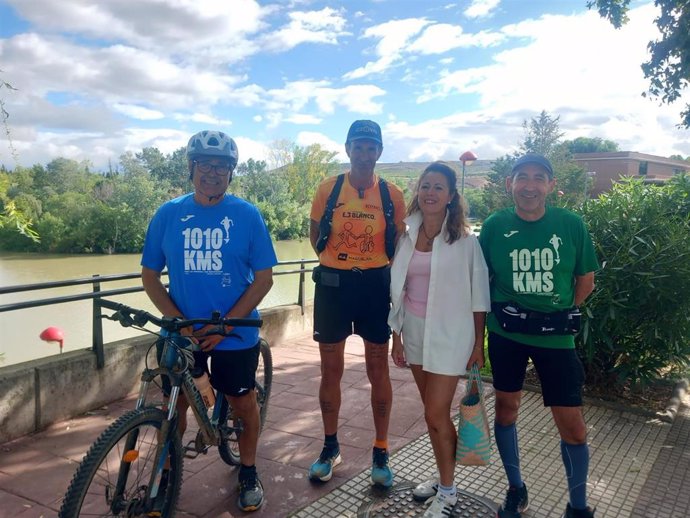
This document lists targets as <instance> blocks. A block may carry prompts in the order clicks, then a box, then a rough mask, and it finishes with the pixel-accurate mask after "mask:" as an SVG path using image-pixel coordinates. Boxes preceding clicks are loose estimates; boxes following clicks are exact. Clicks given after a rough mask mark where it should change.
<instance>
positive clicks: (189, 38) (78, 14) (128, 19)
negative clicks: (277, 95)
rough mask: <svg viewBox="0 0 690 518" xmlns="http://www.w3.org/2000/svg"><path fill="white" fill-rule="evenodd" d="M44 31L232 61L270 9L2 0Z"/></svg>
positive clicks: (191, 2) (194, 0) (247, 3)
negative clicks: (123, 42)
mask: <svg viewBox="0 0 690 518" xmlns="http://www.w3.org/2000/svg"><path fill="white" fill-rule="evenodd" d="M8 3H10V4H11V5H12V6H13V7H14V8H15V9H16V10H17V12H19V13H20V14H21V15H22V16H23V17H24V18H25V19H26V20H28V21H30V22H31V23H33V24H35V25H36V27H38V28H40V29H41V30H43V31H45V32H49V33H50V32H60V33H71V34H77V35H83V36H86V37H88V38H92V39H97V40H102V41H106V42H120V41H127V42H128V43H129V44H130V45H132V46H135V47H137V48H141V49H143V50H148V51H152V52H154V53H155V54H164V55H172V54H175V55H178V56H180V57H181V59H182V60H183V61H187V62H190V61H191V62H196V63H197V64H199V65H203V64H210V63H235V62H238V61H241V60H242V59H244V58H246V57H247V56H250V55H252V54H254V53H255V52H257V51H258V47H257V46H256V45H255V44H253V43H251V41H250V40H248V39H247V37H246V36H247V35H251V34H254V33H256V32H258V31H260V30H262V29H265V28H266V23H265V22H264V18H265V17H266V16H268V15H269V14H270V13H271V12H272V11H273V10H274V9H275V8H274V7H262V6H260V5H259V4H258V2H256V1H255V0H233V1H232V2H218V1H216V0H138V1H137V2H83V1H82V0H61V1H60V2H54V1H52V0H8Z"/></svg>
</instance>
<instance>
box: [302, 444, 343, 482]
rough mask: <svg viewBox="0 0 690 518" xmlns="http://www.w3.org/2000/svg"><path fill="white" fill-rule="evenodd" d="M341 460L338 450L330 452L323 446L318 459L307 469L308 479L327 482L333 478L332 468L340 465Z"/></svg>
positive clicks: (330, 450)
mask: <svg viewBox="0 0 690 518" xmlns="http://www.w3.org/2000/svg"><path fill="white" fill-rule="evenodd" d="M342 461H343V459H342V458H341V457H340V448H336V449H335V450H332V449H330V448H326V447H325V446H324V448H323V450H322V451H321V455H319V458H318V459H316V461H314V464H312V465H311V467H310V468H309V478H310V479H311V480H319V481H321V482H328V481H329V480H330V479H331V477H332V476H333V468H335V467H336V466H337V465H338V464H340V463H341V462H342Z"/></svg>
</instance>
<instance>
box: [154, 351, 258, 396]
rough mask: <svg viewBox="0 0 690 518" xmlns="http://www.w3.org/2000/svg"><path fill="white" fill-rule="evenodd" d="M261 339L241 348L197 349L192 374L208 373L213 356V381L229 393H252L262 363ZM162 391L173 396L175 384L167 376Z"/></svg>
mask: <svg viewBox="0 0 690 518" xmlns="http://www.w3.org/2000/svg"><path fill="white" fill-rule="evenodd" d="M162 351H163V339H160V340H158V342H156V356H157V358H158V362H159V363H160V359H161V354H162ZM259 353H260V342H257V344H256V345H255V346H253V347H249V348H248V349H240V350H238V351H218V350H215V349H214V350H213V351H211V352H210V353H205V352H203V351H194V368H193V369H192V374H193V375H196V374H200V373H201V371H203V370H205V371H206V372H207V373H209V369H208V358H209V356H210V357H211V370H210V377H211V385H212V386H213V388H214V389H216V390H220V391H221V392H223V393H224V394H227V395H228V396H233V397H238V396H244V395H246V394H249V393H250V389H253V388H254V385H255V383H256V369H257V367H258V366H259ZM162 385H163V387H162V388H163V394H165V396H166V397H167V396H170V388H171V386H172V384H171V383H170V380H169V379H168V377H167V376H162Z"/></svg>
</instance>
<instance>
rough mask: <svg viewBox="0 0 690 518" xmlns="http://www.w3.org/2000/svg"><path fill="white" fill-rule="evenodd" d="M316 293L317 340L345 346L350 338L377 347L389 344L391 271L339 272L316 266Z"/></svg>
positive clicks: (315, 327)
mask: <svg viewBox="0 0 690 518" xmlns="http://www.w3.org/2000/svg"><path fill="white" fill-rule="evenodd" d="M312 278H313V279H314V282H315V283H316V288H315V290H314V340H315V341H317V342H319V343H323V344H333V343H338V342H342V341H343V340H345V339H346V338H347V337H348V336H350V335H351V334H353V333H354V334H357V335H359V336H361V337H362V338H363V339H364V340H367V341H368V342H371V343H375V344H384V343H386V344H387V343H388V339H389V338H390V327H388V312H389V310H390V268H389V267H384V268H372V269H368V270H359V269H354V270H337V269H335V268H328V267H326V266H317V267H316V268H314V274H313V275H312Z"/></svg>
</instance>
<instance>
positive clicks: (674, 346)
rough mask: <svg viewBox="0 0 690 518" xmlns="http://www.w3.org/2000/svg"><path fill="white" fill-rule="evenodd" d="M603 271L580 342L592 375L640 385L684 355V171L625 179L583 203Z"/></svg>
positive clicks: (688, 251) (689, 218)
mask: <svg viewBox="0 0 690 518" xmlns="http://www.w3.org/2000/svg"><path fill="white" fill-rule="evenodd" d="M583 215H584V218H585V220H586V222H587V224H588V226H589V229H590V232H591V233H592V236H593V238H594V241H595V246H596V250H597V254H598V256H599V260H600V262H601V266H602V267H601V271H600V272H598V273H597V276H596V282H597V287H596V290H595V292H594V293H593V295H592V296H590V298H589V299H588V300H587V302H586V305H585V314H586V318H585V323H584V328H583V332H582V333H581V335H580V336H579V344H578V347H579V348H580V350H581V353H582V356H583V357H584V359H585V363H586V366H587V371H588V377H589V379H590V381H592V382H595V383H598V384H603V385H606V384H611V385H614V384H618V385H622V384H623V383H624V382H625V381H626V380H629V381H630V382H631V383H633V384H644V383H646V382H648V381H650V380H652V379H655V378H658V377H660V376H661V375H662V374H663V373H665V372H666V371H667V370H669V369H670V370H681V369H685V368H687V366H688V363H689V362H690V298H688V293H689V292H690V177H688V176H678V177H674V178H673V179H672V180H671V181H670V182H669V183H668V184H666V185H663V186H653V185H644V184H643V183H641V182H640V181H635V180H623V181H621V182H620V183H617V184H614V186H613V188H612V189H611V191H610V192H608V193H605V194H603V195H601V197H600V198H599V199H597V200H592V201H590V202H588V203H587V204H586V205H585V206H584V207H583Z"/></svg>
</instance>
